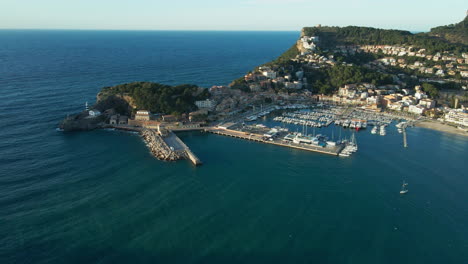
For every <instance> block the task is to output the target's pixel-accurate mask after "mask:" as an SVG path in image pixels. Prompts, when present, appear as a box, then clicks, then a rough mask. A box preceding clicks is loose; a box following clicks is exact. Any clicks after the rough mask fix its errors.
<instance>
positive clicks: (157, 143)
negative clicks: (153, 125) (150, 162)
mask: <svg viewBox="0 0 468 264" xmlns="http://www.w3.org/2000/svg"><path fill="white" fill-rule="evenodd" d="M141 136H142V137H143V139H144V140H145V142H146V144H147V146H148V148H149V149H150V151H151V153H152V154H153V155H154V156H155V157H156V158H158V159H159V160H164V161H176V160H179V159H182V158H183V157H182V156H181V155H179V154H178V153H177V152H176V151H174V150H172V149H171V148H170V147H169V146H168V145H167V143H166V142H165V141H164V139H163V138H162V137H161V136H160V135H159V134H158V133H157V132H156V131H154V130H150V129H145V130H143V131H142V132H141Z"/></svg>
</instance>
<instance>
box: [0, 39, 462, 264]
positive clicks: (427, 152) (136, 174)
mask: <svg viewBox="0 0 468 264" xmlns="http://www.w3.org/2000/svg"><path fill="white" fill-rule="evenodd" d="M298 37H299V32H235V31H231V32H222V31H211V32H208V31H207V32H205V31H78V30H77V31H62V30H52V31H49V30H1V31H0V89H1V92H0V122H1V125H0V263H2V264H8V263H87V264H88V263H347V264H351V263H359V264H371V263H372V264H374V263H383V264H385V263H389V264H390V263H412V264H417V263H425V264H428V263H438V264H439V263H457V264H462V263H468V138H466V137H463V136H459V135H452V134H446V133H442V132H437V131H433V130H428V129H425V128H418V127H412V128H409V129H408V147H407V148H404V147H403V139H402V136H401V134H399V133H398V132H397V130H396V128H395V126H394V125H390V126H389V127H388V129H387V135H386V136H379V135H373V134H371V133H370V129H367V130H361V131H359V132H358V133H356V138H357V142H358V144H359V151H358V152H357V153H356V154H354V155H352V156H351V157H348V158H344V157H335V156H329V155H324V154H319V153H313V152H307V151H301V150H295V149H289V148H283V147H279V146H273V145H268V144H260V143H256V142H249V141H243V140H240V139H235V138H228V137H223V136H218V135H213V134H206V133H201V132H193V133H182V134H179V136H180V137H181V139H182V140H183V141H184V142H185V143H186V144H187V145H188V146H189V147H190V148H191V149H192V151H193V152H194V153H196V155H197V156H198V157H199V158H200V159H201V160H202V161H203V163H204V164H203V165H202V166H199V167H194V166H193V165H192V164H191V163H190V162H188V161H178V162H163V161H159V160H157V159H155V158H154V157H152V156H151V154H150V153H149V151H148V149H147V147H146V146H145V144H144V143H143V142H142V140H141V138H140V137H139V135H137V134H132V133H127V132H119V131H112V130H96V131H90V132H70V133H64V132H60V131H57V130H56V127H57V124H58V123H59V121H60V120H61V119H63V118H65V117H66V116H67V115H69V114H74V113H77V112H79V111H82V110H83V109H84V107H85V103H86V102H89V103H93V102H94V101H95V96H96V94H97V93H98V92H99V91H100V89H101V88H102V87H105V86H112V85H116V84H120V83H126V82H133V81H154V82H160V83H164V84H169V85H175V84H184V83H192V84H197V85H199V86H201V87H211V86H212V85H226V84H228V83H230V81H231V80H233V79H236V78H238V77H240V76H242V75H243V74H245V73H246V72H248V71H250V70H252V69H253V68H254V67H256V66H258V65H261V64H263V63H265V62H268V61H270V60H272V59H274V58H276V57H277V56H279V55H280V54H281V53H282V52H283V51H285V50H287V49H288V48H289V47H290V46H292V45H293V44H294V42H295V40H296V39H297V38H298ZM271 118H272V117H271V116H270V117H266V118H265V119H264V120H260V121H259V122H260V123H264V124H267V125H278V124H277V123H275V122H274V121H272V119H271ZM292 129H294V127H293V128H292ZM297 129H299V130H300V129H301V128H297ZM339 129H340V128H335V127H329V128H326V129H322V130H320V129H317V131H315V133H322V134H327V135H330V133H332V131H334V135H335V136H337V134H338V131H339ZM340 133H342V135H343V136H350V131H349V130H343V131H342V132H340ZM403 181H406V182H407V183H408V184H409V185H408V189H409V192H408V193H407V194H406V195H400V193H399V191H400V188H401V184H402V182H403Z"/></svg>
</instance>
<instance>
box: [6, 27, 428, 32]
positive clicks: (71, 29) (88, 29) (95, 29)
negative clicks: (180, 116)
mask: <svg viewBox="0 0 468 264" xmlns="http://www.w3.org/2000/svg"><path fill="white" fill-rule="evenodd" d="M349 26H353V27H368V28H375V29H384V30H401V31H408V32H411V33H422V32H429V31H430V29H429V30H408V29H397V28H381V27H371V26H354V25H348V26H329V27H341V28H342V27H349ZM305 27H314V26H304V27H301V29H299V30H281V29H277V30H276V29H115V28H114V29H106V28H0V30H38V31H47V30H50V31H193V32H301V30H302V28H305ZM323 27H328V26H326V25H325V26H323Z"/></svg>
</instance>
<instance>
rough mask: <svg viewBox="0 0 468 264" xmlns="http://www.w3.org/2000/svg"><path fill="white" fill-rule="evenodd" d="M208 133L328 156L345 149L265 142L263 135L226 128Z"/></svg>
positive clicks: (277, 140) (213, 128) (210, 128)
mask: <svg viewBox="0 0 468 264" xmlns="http://www.w3.org/2000/svg"><path fill="white" fill-rule="evenodd" d="M205 131H206V132H208V133H213V134H217V135H222V136H228V137H234V138H239V139H245V140H250V141H256V142H259V143H265V144H271V145H276V146H281V147H287V148H294V149H300V150H306V151H312V152H318V153H322V154H328V155H333V156H338V155H339V154H340V152H341V151H342V150H343V149H344V147H345V145H344V144H339V145H336V146H333V147H320V146H313V145H308V144H298V143H293V142H287V141H284V140H281V139H272V140H265V138H264V136H263V135H260V134H255V133H247V132H242V131H237V130H232V129H225V128H217V127H209V128H206V129H205Z"/></svg>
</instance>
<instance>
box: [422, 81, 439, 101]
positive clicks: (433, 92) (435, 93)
mask: <svg viewBox="0 0 468 264" xmlns="http://www.w3.org/2000/svg"><path fill="white" fill-rule="evenodd" d="M422 88H423V90H424V91H425V92H426V93H427V94H428V95H429V96H430V97H431V98H437V97H439V90H438V89H437V87H435V86H434V85H432V84H430V83H423V84H422Z"/></svg>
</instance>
